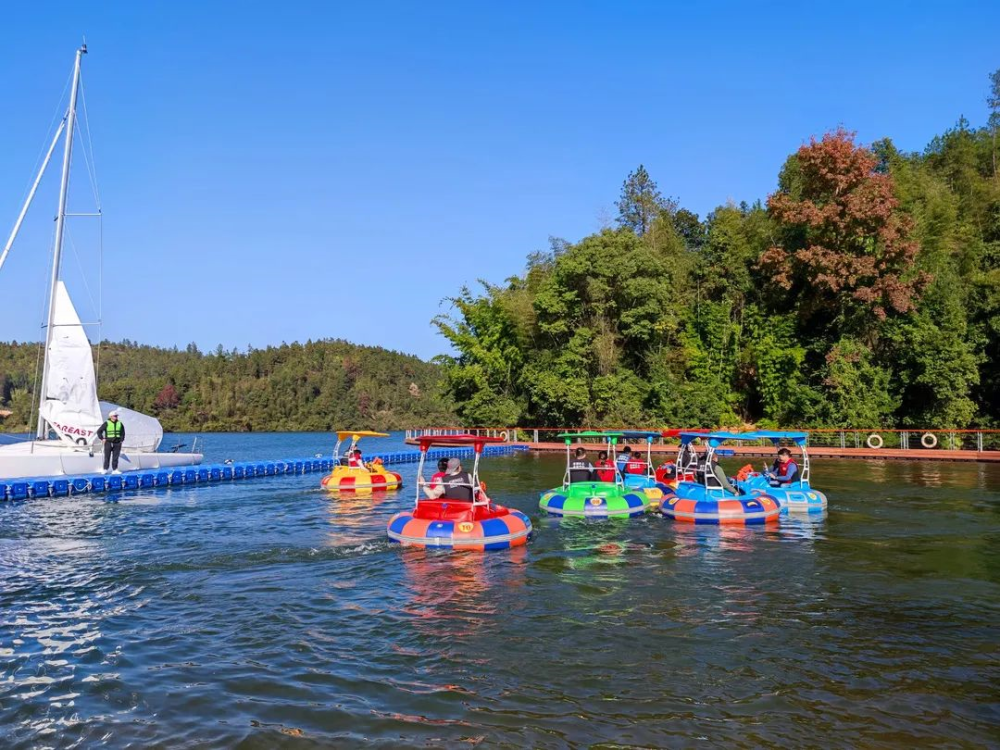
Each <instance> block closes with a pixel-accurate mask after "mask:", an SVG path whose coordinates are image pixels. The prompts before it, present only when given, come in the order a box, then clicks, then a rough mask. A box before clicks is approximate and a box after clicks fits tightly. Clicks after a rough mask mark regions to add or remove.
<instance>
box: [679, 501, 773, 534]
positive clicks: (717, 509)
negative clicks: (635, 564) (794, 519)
mask: <svg viewBox="0 0 1000 750" xmlns="http://www.w3.org/2000/svg"><path fill="white" fill-rule="evenodd" d="M660 512H661V513H663V515H665V516H667V517H668V518H672V519H674V520H675V521H684V522H687V523H696V524H718V525H732V526H756V525H759V524H764V523H768V522H770V521H777V520H778V515H779V514H780V513H781V505H780V504H779V503H778V501H777V500H775V499H774V498H773V497H771V496H770V495H756V496H754V497H746V496H743V497H729V498H702V499H700V500H695V499H691V498H682V497H676V496H675V497H672V498H670V499H669V500H668V499H666V498H664V500H663V502H662V504H661V505H660Z"/></svg>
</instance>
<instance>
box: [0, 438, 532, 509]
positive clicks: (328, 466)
mask: <svg viewBox="0 0 1000 750" xmlns="http://www.w3.org/2000/svg"><path fill="white" fill-rule="evenodd" d="M526 450H527V448H526V447H525V446H523V445H519V444H518V445H515V444H509V445H489V446H486V447H485V448H484V449H483V453H484V454H485V455H490V456H497V455H504V454H510V453H516V452H519V451H526ZM472 455H473V452H472V448H471V447H470V448H432V449H431V450H429V451H427V456H428V458H441V457H448V458H450V457H453V456H454V457H458V458H467V457H469V456H472ZM380 458H381V459H382V463H383V464H385V465H386V466H389V465H392V464H407V463H417V462H418V461H419V460H420V451H396V452H393V453H385V454H382V455H381V456H380ZM332 469H333V459H332V458H330V457H327V458H320V457H313V458H288V459H282V460H278V461H273V460H267V461H234V462H230V463H222V464H218V463H214V464H199V465H196V466H178V467H173V468H169V469H160V470H156V469H142V470H138V471H127V472H124V473H122V474H108V475H105V474H78V475H74V476H68V475H67V476H60V477H30V478H25V479H0V501H4V500H29V499H32V498H42V497H69V496H71V495H85V494H92V493H105V492H123V491H127V490H142V489H155V488H166V487H178V486H182V485H183V486H193V485H202V486H204V485H209V484H216V483H219V482H234V481H238V480H244V479H255V478H257V477H275V476H278V477H280V476H287V475H299V474H309V473H312V472H317V471H330V470H332Z"/></svg>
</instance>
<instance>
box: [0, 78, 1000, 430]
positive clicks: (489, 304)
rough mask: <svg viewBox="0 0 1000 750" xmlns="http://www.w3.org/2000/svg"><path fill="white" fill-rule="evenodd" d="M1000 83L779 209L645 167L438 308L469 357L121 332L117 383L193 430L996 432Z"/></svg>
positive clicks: (815, 159)
mask: <svg viewBox="0 0 1000 750" xmlns="http://www.w3.org/2000/svg"><path fill="white" fill-rule="evenodd" d="M989 82H990V88H989V89H988V92H987V99H986V100H987V103H988V105H989V108H990V116H989V120H988V122H987V124H986V125H985V126H982V127H973V126H971V125H970V123H969V122H968V121H967V120H966V119H965V118H964V117H962V118H960V119H959V120H958V122H957V123H956V125H955V126H954V127H953V128H951V129H949V130H947V131H946V132H945V133H944V134H942V135H940V136H937V137H935V138H934V139H933V140H932V141H931V142H930V143H929V144H928V146H927V147H926V148H925V149H924V150H923V151H922V152H913V153H906V152H902V151H900V150H899V149H897V148H896V146H895V145H894V144H893V143H892V141H891V140H889V139H888V138H885V139H882V140H879V141H876V142H875V143H872V144H870V145H861V144H859V143H858V142H857V141H856V138H855V136H854V134H853V133H850V132H848V131H846V130H844V129H837V130H835V131H832V132H829V133H827V134H826V135H824V136H823V137H822V138H818V139H817V138H813V139H811V140H810V141H809V142H808V143H806V144H804V145H803V146H801V148H799V149H798V150H797V151H796V152H795V153H793V154H791V155H790V156H789V157H788V158H787V160H786V161H785V163H784V166H783V167H782V169H781V170H780V173H779V175H778V181H777V189H776V191H775V192H774V193H772V194H771V195H769V196H768V197H767V199H766V200H765V201H760V200H758V201H756V202H754V203H752V204H750V203H746V202H743V203H740V204H735V203H732V202H730V203H727V204H726V205H722V206H719V207H718V208H716V209H715V210H714V211H712V212H711V213H709V214H708V216H706V217H705V218H704V219H702V218H701V217H699V216H698V215H696V214H695V213H693V212H691V211H689V210H687V209H685V208H683V207H682V206H681V205H680V203H679V202H678V201H677V200H675V199H672V198H669V197H665V196H664V194H663V193H662V192H661V190H660V188H659V186H658V185H657V183H656V182H655V181H654V180H653V178H652V177H651V176H650V174H649V173H648V172H647V171H646V169H645V168H644V167H643V166H642V165H640V166H639V167H638V168H637V169H636V170H635V171H634V172H632V173H631V174H629V175H628V177H627V179H626V180H625V182H624V183H623V185H622V189H621V196H620V199H619V200H618V201H617V203H616V205H617V207H618V211H619V215H618V217H617V220H616V222H615V226H613V227H612V226H609V227H606V228H604V229H602V230H601V231H600V232H598V233H596V234H593V235H590V236H588V237H585V238H583V239H581V240H580V241H578V242H576V243H570V242H568V241H566V240H562V239H556V238H552V239H551V240H550V249H549V250H548V251H547V252H537V253H533V254H531V255H529V256H528V260H527V267H526V269H525V271H524V272H523V273H522V274H520V275H517V276H513V277H511V278H508V279H507V280H505V281H504V282H502V283H499V284H495V283H491V282H489V281H480V284H481V290H477V291H473V290H472V289H470V288H467V287H463V288H462V289H460V290H458V291H457V294H456V296H455V297H453V298H450V299H449V301H450V302H451V304H452V311H451V312H450V313H449V314H446V315H441V316H438V317H437V318H435V319H434V321H433V322H434V324H435V325H436V326H437V328H438V330H439V331H440V333H441V334H442V335H443V336H444V338H445V339H447V340H448V342H449V343H450V344H451V345H452V347H453V349H454V351H455V352H456V354H455V355H441V356H439V357H435V358H434V360H433V361H432V362H425V361H422V360H420V359H419V358H417V357H415V356H411V355H407V354H402V353H399V352H393V351H388V350H385V349H381V348H379V347H370V346H360V345H356V344H351V343H348V342H345V341H340V340H323V341H316V342H312V341H310V342H307V343H305V344H298V343H293V344H282V345H281V346H275V347H267V348H266V349H253V348H251V349H249V350H248V351H246V352H240V351H237V350H231V351H225V350H224V349H223V348H222V347H221V346H220V347H219V348H218V349H217V350H216V351H215V352H214V353H211V354H204V353H202V352H200V351H199V350H198V348H197V347H196V346H194V345H193V344H192V345H189V346H188V347H187V348H186V349H185V350H178V349H176V348H174V349H162V348H156V347H150V346H142V345H139V344H135V343H133V342H130V341H124V342H121V343H104V344H102V345H101V347H100V358H99V359H97V361H98V362H99V391H100V397H101V398H103V399H106V400H109V401H114V402H116V403H119V404H122V405H125V406H128V407H130V408H133V409H138V410H139V411H143V412H146V413H151V414H155V415H156V416H157V417H159V419H160V420H161V422H162V423H163V426H164V429H166V430H169V431H180V432H185V431H194V432H198V431H201V432H212V431H285V430H287V431H298V430H305V431H328V430H330V429H335V428H344V429H352V428H353V429H362V428H367V429H379V430H388V429H401V428H406V427H425V426H427V425H434V424H463V425H465V426H469V427H475V426H485V427H492V426H497V425H504V426H529V425H530V426H536V427H549V426H560V425H608V424H611V425H634V426H642V425H670V426H684V427H724V426H742V425H755V426H758V427H764V428H766V427H782V426H786V427H791V426H799V427H807V428H809V427H811V428H824V427H828V428H832V427H845V428H855V427H858V426H860V425H863V426H866V427H870V428H878V427H881V428H887V429H888V428H902V429H906V428H921V429H923V428H927V427H929V426H930V427H932V428H934V429H949V428H951V429H962V428H996V427H998V426H1000V70H997V71H996V72H995V73H993V74H992V75H990V76H989ZM37 357H38V344H28V343H20V344H19V343H17V342H11V343H0V411H3V410H6V411H9V412H11V413H10V414H9V415H8V416H7V417H6V418H5V419H4V420H3V421H2V422H0V427H2V429H3V430H4V431H5V432H21V431H24V430H26V429H28V427H29V421H30V419H31V417H32V415H33V414H34V404H35V402H36V397H35V395H34V393H33V388H34V381H35V374H36V367H37V365H36V362H37ZM95 358H96V351H95Z"/></svg>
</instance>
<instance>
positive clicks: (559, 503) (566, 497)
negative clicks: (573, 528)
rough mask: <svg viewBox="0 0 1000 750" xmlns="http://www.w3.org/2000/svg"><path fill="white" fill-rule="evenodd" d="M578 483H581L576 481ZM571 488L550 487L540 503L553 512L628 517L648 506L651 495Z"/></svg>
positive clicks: (575, 515) (574, 515)
mask: <svg viewBox="0 0 1000 750" xmlns="http://www.w3.org/2000/svg"><path fill="white" fill-rule="evenodd" d="M577 486H578V485H577ZM573 490H574V485H570V490H569V491H565V490H563V489H562V488H561V487H560V488H559V489H555V490H550V491H549V492H546V493H545V494H544V495H542V498H541V500H539V502H538V505H539V507H540V508H541V509H542V510H543V511H545V512H546V513H548V514H549V515H550V516H564V517H568V518H628V517H630V516H641V515H643V514H644V513H645V512H646V511H647V510H649V504H650V498H649V497H647V496H646V494H645V493H644V492H642V491H641V490H636V491H634V492H632V491H630V492H623V493H620V494H613V493H607V494H601V495H598V494H593V495H591V494H589V493H586V492H579V491H577V492H574V491H573Z"/></svg>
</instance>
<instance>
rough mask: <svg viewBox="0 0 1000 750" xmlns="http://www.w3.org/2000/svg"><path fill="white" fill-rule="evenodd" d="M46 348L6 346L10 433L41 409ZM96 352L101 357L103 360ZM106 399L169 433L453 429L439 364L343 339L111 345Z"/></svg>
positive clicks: (2, 351)
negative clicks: (37, 384)
mask: <svg viewBox="0 0 1000 750" xmlns="http://www.w3.org/2000/svg"><path fill="white" fill-rule="evenodd" d="M38 349H39V347H38V344H17V343H14V344H0V408H7V409H10V410H12V411H13V412H14V413H13V414H12V415H11V416H10V417H9V418H7V419H6V420H4V422H3V423H2V425H3V430H4V431H10V432H13V431H20V430H23V429H25V428H26V426H27V422H28V417H29V413H30V412H32V410H33V408H36V407H35V404H34V400H35V396H34V395H33V391H32V388H33V384H34V378H35V366H36V360H37V357H38ZM96 356H97V352H96V351H95V358H96ZM98 361H99V363H100V371H99V377H98V380H99V395H100V397H101V398H102V399H105V400H107V401H113V402H115V403H118V404H122V405H123V406H128V407H130V408H133V409H138V410H139V411H142V412H145V413H147V414H154V415H156V416H157V417H159V419H160V421H161V422H162V423H163V426H164V428H165V429H167V430H176V431H212V430H216V431H217V430H233V431H247V430H252V431H271V430H277V431H284V430H330V429H336V428H346V429H352V428H353V429H361V428H365V429H395V428H402V427H410V426H418V425H426V424H432V423H433V424H440V423H443V422H444V423H449V424H450V423H452V422H453V421H454V419H455V417H454V414H453V412H452V411H451V409H450V408H449V400H448V399H447V398H444V397H443V396H442V394H441V393H440V389H439V381H440V379H441V373H440V370H439V368H438V367H437V366H436V365H433V364H429V363H427V362H423V361H421V360H420V359H418V358H416V357H413V356H409V355H406V354H400V353H399V352H392V351H387V350H385V349H380V348H375V347H367V346H358V345H355V344H350V343H347V342H344V341H317V342H309V343H306V344H282V345H281V346H276V347H268V348H267V349H251V350H250V351H248V352H237V351H232V352H225V351H223V350H222V349H221V348H220V349H218V350H217V351H216V352H215V353H214V354H203V353H201V352H199V351H198V349H197V347H195V346H193V345H192V346H189V347H188V348H187V349H186V350H185V351H178V350H176V349H158V348H155V347H150V346H139V345H137V344H133V343H130V342H124V343H121V344H112V343H105V344H103V345H102V346H101V348H100V356H99V360H98Z"/></svg>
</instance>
